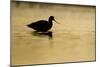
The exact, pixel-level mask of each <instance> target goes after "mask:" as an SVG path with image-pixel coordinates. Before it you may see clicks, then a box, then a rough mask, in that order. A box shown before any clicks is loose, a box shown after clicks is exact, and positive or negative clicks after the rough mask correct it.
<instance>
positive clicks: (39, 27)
mask: <svg viewBox="0 0 100 67" xmlns="http://www.w3.org/2000/svg"><path fill="white" fill-rule="evenodd" d="M53 20H54V17H53V16H50V17H49V19H48V21H46V20H39V21H37V22H33V23H31V24H29V25H27V26H28V27H30V28H32V29H34V30H36V31H38V32H46V31H48V30H49V29H51V28H52V26H53V23H52V21H53Z"/></svg>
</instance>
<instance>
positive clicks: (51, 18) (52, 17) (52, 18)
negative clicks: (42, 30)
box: [49, 16, 58, 23]
mask: <svg viewBox="0 0 100 67" xmlns="http://www.w3.org/2000/svg"><path fill="white" fill-rule="evenodd" d="M49 20H53V21H55V22H56V23H58V22H57V21H56V20H55V18H54V16H50V17H49Z"/></svg>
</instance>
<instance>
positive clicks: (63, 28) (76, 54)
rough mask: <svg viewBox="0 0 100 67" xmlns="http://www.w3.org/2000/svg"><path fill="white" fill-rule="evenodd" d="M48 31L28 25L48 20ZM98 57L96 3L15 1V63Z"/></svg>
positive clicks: (88, 59) (13, 49)
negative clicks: (96, 45)
mask: <svg viewBox="0 0 100 67" xmlns="http://www.w3.org/2000/svg"><path fill="white" fill-rule="evenodd" d="M51 15H53V16H54V17H55V19H56V20H57V21H58V22H59V23H61V24H56V23H55V22H54V23H53V24H54V25H53V27H52V29H51V30H50V33H49V34H40V33H36V32H34V30H32V29H30V28H28V27H27V26H26V25H27V24H30V23H31V22H35V21H37V20H40V19H42V20H48V17H49V16H51ZM93 60H95V7H84V6H71V5H50V4H34V3H33V4H32V5H31V6H29V4H28V3H21V4H20V6H18V5H17V6H16V4H15V3H13V4H12V65H25V64H45V63H62V62H76V61H93Z"/></svg>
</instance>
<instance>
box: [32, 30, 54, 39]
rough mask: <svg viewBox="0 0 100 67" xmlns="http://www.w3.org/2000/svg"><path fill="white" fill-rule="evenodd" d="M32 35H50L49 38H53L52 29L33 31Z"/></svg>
mask: <svg viewBox="0 0 100 67" xmlns="http://www.w3.org/2000/svg"><path fill="white" fill-rule="evenodd" d="M32 35H34V36H48V37H49V39H52V37H53V35H52V31H48V32H37V31H33V32H32Z"/></svg>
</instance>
